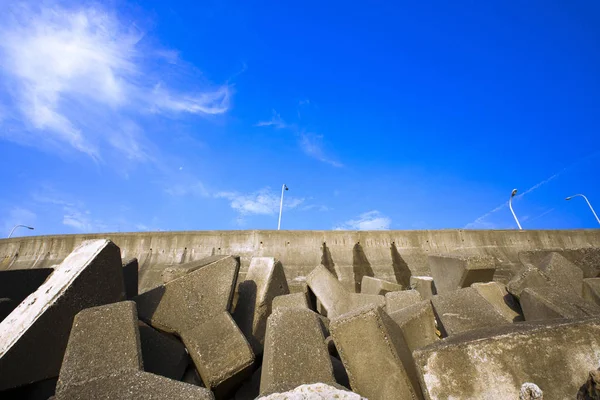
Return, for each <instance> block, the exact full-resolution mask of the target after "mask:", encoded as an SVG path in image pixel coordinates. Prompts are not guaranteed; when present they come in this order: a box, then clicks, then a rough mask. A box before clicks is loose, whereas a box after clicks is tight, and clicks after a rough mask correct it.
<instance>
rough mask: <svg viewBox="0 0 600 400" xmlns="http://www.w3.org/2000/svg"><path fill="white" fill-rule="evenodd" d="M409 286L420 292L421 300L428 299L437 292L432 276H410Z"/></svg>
mask: <svg viewBox="0 0 600 400" xmlns="http://www.w3.org/2000/svg"><path fill="white" fill-rule="evenodd" d="M410 288H411V289H414V290H416V291H417V292H419V293H421V297H422V298H423V300H429V299H431V298H432V297H433V295H436V294H437V290H436V289H435V283H434V282H433V278H432V277H430V276H411V277H410Z"/></svg>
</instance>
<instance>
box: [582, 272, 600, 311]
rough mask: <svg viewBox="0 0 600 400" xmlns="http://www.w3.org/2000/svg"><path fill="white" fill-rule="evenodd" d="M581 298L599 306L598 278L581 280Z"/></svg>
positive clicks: (599, 289) (599, 281)
mask: <svg viewBox="0 0 600 400" xmlns="http://www.w3.org/2000/svg"><path fill="white" fill-rule="evenodd" d="M583 298H584V299H586V300H587V301H589V302H592V303H596V304H597V305H599V306H600V278H587V279H584V280H583Z"/></svg>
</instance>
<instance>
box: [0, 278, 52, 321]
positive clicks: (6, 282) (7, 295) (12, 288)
mask: <svg viewBox="0 0 600 400" xmlns="http://www.w3.org/2000/svg"><path fill="white" fill-rule="evenodd" d="M52 272H54V269H53V268H39V269H12V270H11V269H9V270H7V271H0V299H1V300H0V321H2V320H4V318H6V317H7V316H8V315H9V314H10V313H11V312H12V311H13V310H14V309H15V308H17V306H18V305H19V303H21V302H22V301H23V300H25V298H26V297H27V296H29V295H30V294H31V293H33V292H35V291H36V290H37V288H39V287H40V285H41V284H42V283H44V281H45V280H46V279H47V278H48V277H49V276H50V274H51V273H52Z"/></svg>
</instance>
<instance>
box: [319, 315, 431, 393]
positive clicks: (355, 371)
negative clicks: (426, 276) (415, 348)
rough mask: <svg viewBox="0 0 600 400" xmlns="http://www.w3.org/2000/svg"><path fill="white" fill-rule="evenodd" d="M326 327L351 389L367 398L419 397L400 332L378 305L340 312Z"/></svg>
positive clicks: (414, 373) (415, 378)
mask: <svg viewBox="0 0 600 400" xmlns="http://www.w3.org/2000/svg"><path fill="white" fill-rule="evenodd" d="M330 327H331V334H332V336H333V340H334V341H335V344H336V346H337V349H338V351H339V354H340V357H341V359H342V362H343V363H344V367H345V368H346V372H347V373H348V377H349V379H350V386H351V387H352V390H353V391H354V392H356V393H358V394H360V395H362V396H364V397H366V398H368V399H370V400H387V399H389V400H392V399H420V398H422V395H421V390H420V388H419V383H418V381H417V376H416V371H415V370H414V363H413V360H412V356H411V354H410V350H409V348H408V346H407V344H406V343H405V341H404V337H403V335H402V332H401V331H400V329H399V328H398V326H397V325H396V324H395V323H394V322H393V321H392V320H391V319H390V317H389V316H388V315H387V314H386V313H385V312H384V311H383V310H382V309H381V308H380V307H375V306H367V307H364V308H362V309H359V310H356V311H353V312H350V313H348V314H345V315H342V316H341V317H339V318H336V319H334V320H333V321H332V322H331V326H330Z"/></svg>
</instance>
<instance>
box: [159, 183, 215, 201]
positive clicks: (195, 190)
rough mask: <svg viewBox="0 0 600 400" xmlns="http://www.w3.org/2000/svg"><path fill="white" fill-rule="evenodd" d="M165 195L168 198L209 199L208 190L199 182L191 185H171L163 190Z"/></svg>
mask: <svg viewBox="0 0 600 400" xmlns="http://www.w3.org/2000/svg"><path fill="white" fill-rule="evenodd" d="M165 193H167V194H168V195H169V196H174V197H181V196H188V195H191V196H196V197H210V195H211V194H210V192H209V190H208V189H207V188H206V187H205V186H204V184H203V183H202V182H200V181H197V182H194V183H191V184H179V183H178V184H173V185H169V186H168V187H166V188H165Z"/></svg>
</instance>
